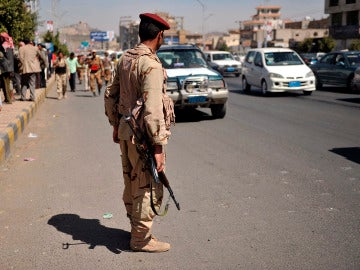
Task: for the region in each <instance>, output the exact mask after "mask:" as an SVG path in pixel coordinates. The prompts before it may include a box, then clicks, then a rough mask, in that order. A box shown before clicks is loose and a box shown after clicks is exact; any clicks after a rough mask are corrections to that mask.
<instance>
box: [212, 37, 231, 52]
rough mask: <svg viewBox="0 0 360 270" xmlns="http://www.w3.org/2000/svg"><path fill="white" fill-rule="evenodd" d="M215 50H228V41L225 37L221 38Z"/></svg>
mask: <svg viewBox="0 0 360 270" xmlns="http://www.w3.org/2000/svg"><path fill="white" fill-rule="evenodd" d="M215 50H219V51H228V50H229V48H228V46H227V45H226V42H225V40H224V39H223V38H220V39H219V40H218V42H217V44H216V47H215Z"/></svg>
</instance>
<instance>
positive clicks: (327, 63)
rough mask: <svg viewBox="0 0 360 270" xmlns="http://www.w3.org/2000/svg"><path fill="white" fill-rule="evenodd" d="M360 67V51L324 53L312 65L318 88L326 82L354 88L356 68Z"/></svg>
mask: <svg viewBox="0 0 360 270" xmlns="http://www.w3.org/2000/svg"><path fill="white" fill-rule="evenodd" d="M358 67H360V51H339V52H331V53H328V54H326V55H324V56H323V57H322V58H321V59H320V61H318V62H317V63H316V64H314V65H312V66H311V69H312V70H313V72H314V74H315V76H316V88H317V89H321V88H322V87H323V85H324V84H328V85H333V86H339V87H347V88H348V89H352V88H353V84H354V82H353V80H354V74H355V70H356V69H357V68H358Z"/></svg>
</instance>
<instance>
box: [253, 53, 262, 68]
mask: <svg viewBox="0 0 360 270" xmlns="http://www.w3.org/2000/svg"><path fill="white" fill-rule="evenodd" d="M254 64H255V65H256V66H263V64H262V59H261V53H259V52H258V53H257V54H256V55H255V58H254Z"/></svg>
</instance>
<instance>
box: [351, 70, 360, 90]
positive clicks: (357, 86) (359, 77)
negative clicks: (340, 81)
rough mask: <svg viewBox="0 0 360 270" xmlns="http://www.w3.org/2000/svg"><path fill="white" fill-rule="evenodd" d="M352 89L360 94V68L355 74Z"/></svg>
mask: <svg viewBox="0 0 360 270" xmlns="http://www.w3.org/2000/svg"><path fill="white" fill-rule="evenodd" d="M350 88H351V90H353V91H354V92H360V67H358V68H357V69H356V70H355V72H354V80H353V82H352V84H351V85H350Z"/></svg>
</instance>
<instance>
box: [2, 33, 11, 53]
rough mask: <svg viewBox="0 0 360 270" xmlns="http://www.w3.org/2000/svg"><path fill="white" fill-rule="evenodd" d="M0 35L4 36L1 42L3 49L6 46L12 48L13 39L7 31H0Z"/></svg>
mask: <svg viewBox="0 0 360 270" xmlns="http://www.w3.org/2000/svg"><path fill="white" fill-rule="evenodd" d="M0 36H2V37H3V38H4V40H5V41H4V42H3V44H1V45H2V46H3V48H4V49H5V50H6V49H8V48H10V49H14V42H13V39H12V37H10V36H9V34H8V33H6V32H2V33H1V34H0Z"/></svg>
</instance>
